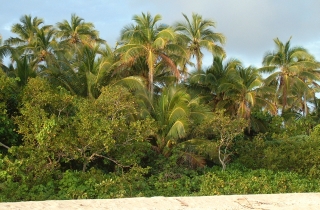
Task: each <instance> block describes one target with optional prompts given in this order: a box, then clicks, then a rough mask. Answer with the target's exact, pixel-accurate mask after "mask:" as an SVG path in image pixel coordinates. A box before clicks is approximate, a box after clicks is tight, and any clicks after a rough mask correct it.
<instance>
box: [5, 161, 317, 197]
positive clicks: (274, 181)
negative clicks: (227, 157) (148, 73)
mask: <svg viewBox="0 0 320 210" xmlns="http://www.w3.org/2000/svg"><path fill="white" fill-rule="evenodd" d="M149 171H150V170H149V168H140V167H133V168H132V169H131V170H129V171H128V172H126V173H109V174H105V173H103V172H102V171H99V170H96V169H91V170H89V171H87V172H82V171H66V172H64V173H62V174H61V177H60V179H54V178H53V177H52V178H51V179H49V178H48V179H46V182H44V183H38V184H37V185H29V184H28V183H25V182H24V181H23V180H14V179H12V178H10V177H9V176H8V177H6V178H7V179H6V180H5V175H4V174H1V177H0V179H1V181H2V184H1V185H0V202H4V201H22V200H48V199H50V200H51V199H55V200H58V199H105V198H123V197H141V196H146V197H151V196H208V195H231V194H258V193H259V194H268V193H293V192H319V191H320V184H319V182H318V181H317V180H316V179H312V178H310V177H304V176H302V175H299V174H297V173H294V172H275V171H272V170H266V169H258V170H253V169H247V168H245V167H244V166H241V165H238V164H231V165H230V167H229V168H228V169H227V170H226V171H221V168H220V167H213V168H206V169H204V170H202V171H198V172H195V171H192V170H184V171H182V170H181V171H179V172H177V171H176V172H172V171H171V172H167V171H163V172H161V173H158V174H153V175H150V174H148V173H149Z"/></svg>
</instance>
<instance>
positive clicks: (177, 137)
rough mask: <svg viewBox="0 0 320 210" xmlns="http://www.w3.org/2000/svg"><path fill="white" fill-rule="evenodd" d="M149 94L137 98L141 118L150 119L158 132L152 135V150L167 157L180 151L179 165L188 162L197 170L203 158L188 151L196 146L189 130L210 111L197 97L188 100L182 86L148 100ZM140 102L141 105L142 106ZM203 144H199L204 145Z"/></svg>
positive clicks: (137, 95) (172, 87) (166, 89)
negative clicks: (142, 114) (141, 114)
mask: <svg viewBox="0 0 320 210" xmlns="http://www.w3.org/2000/svg"><path fill="white" fill-rule="evenodd" d="M148 93H149V92H148V91H144V92H142V91H140V93H139V94H136V98H137V99H138V101H140V105H141V107H142V110H141V111H140V112H141V113H144V117H147V116H150V117H151V118H152V119H153V120H154V121H155V124H156V127H157V129H156V130H155V133H154V135H153V136H151V139H152V140H151V143H152V148H153V149H154V150H155V151H156V152H157V153H158V154H162V155H163V156H165V157H170V156H171V155H172V154H173V152H174V151H177V150H178V151H179V152H178V154H179V158H178V160H177V161H179V162H180V161H181V162H180V163H182V162H183V163H188V164H189V166H192V167H197V166H203V165H204V159H203V158H202V157H200V156H198V155H197V154H196V151H194V150H190V148H192V147H194V146H195V145H196V144H198V143H199V141H198V140H196V139H192V136H190V135H191V127H192V125H193V124H194V125H196V124H199V123H200V122H201V121H202V120H203V119H205V118H206V117H208V116H209V115H210V113H211V112H209V111H208V109H207V108H206V107H205V106H203V105H201V103H200V98H199V97H191V95H190V94H188V93H187V89H186V88H184V87H183V86H180V85H178V86H168V87H164V88H163V89H162V92H161V93H160V94H159V95H155V96H154V98H153V99H151V97H150V94H148ZM141 102H143V103H141ZM204 142H205V141H201V143H202V144H204Z"/></svg>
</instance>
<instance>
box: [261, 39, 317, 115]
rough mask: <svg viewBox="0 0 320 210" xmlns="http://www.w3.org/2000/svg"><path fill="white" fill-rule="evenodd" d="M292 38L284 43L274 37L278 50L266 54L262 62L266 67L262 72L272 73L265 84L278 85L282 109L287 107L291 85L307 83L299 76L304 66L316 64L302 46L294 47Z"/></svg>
mask: <svg viewBox="0 0 320 210" xmlns="http://www.w3.org/2000/svg"><path fill="white" fill-rule="evenodd" d="M290 40H291V38H290V39H289V41H287V42H286V43H285V44H283V43H282V42H281V41H280V40H279V39H278V38H276V39H274V42H275V44H276V50H275V51H273V52H267V53H266V54H265V56H264V58H263V62H262V63H263V65H264V67H262V68H261V71H262V72H265V73H270V75H269V76H268V77H267V78H266V79H265V84H266V85H274V86H275V87H276V90H277V96H278V97H280V98H281V99H282V104H281V105H282V111H285V109H286V108H287V105H288V103H287V99H288V96H289V95H290V91H291V89H290V87H291V86H292V85H303V84H305V83H304V82H303V81H301V79H300V78H299V75H300V74H301V71H303V69H304V68H303V66H306V65H307V66H308V65H314V58H313V56H311V55H310V54H309V53H308V51H307V50H306V49H304V48H302V47H293V48H292V47H291V46H290ZM306 75H307V74H306ZM308 77H309V76H308Z"/></svg>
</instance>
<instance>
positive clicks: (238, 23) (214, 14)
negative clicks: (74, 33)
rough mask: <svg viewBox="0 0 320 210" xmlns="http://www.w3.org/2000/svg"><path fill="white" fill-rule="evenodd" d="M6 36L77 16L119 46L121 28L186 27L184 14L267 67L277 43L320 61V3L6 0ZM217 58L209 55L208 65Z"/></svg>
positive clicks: (0, 26) (1, 10)
mask: <svg viewBox="0 0 320 210" xmlns="http://www.w3.org/2000/svg"><path fill="white" fill-rule="evenodd" d="M0 5H1V6H0V14H1V15H0V35H2V37H3V39H7V38H9V37H10V36H13V37H14V36H15V35H14V34H12V33H11V32H10V29H11V26H12V25H13V24H15V23H19V19H20V17H21V16H23V15H31V16H32V17H38V18H43V19H44V22H45V24H46V25H55V24H56V23H57V22H62V21H63V20H68V21H69V20H70V19H71V14H73V13H75V14H76V15H78V16H80V17H81V18H83V19H84V20H85V21H86V22H92V23H93V24H94V25H95V28H96V30H98V31H99V32H100V37H101V38H102V39H105V40H106V41H107V42H108V44H109V45H110V46H115V43H116V41H117V40H118V39H119V36H120V32H121V29H122V28H123V27H125V26H126V25H128V24H131V23H134V22H133V21H132V17H133V15H140V14H141V13H142V12H144V13H147V12H150V13H151V15H152V16H155V15H156V14H160V15H161V16H162V20H161V21H160V22H161V23H165V24H168V25H173V24H174V23H176V22H181V21H182V22H183V21H184V18H183V16H182V13H183V14H186V15H187V16H188V17H191V14H192V13H198V14H200V15H202V17H203V18H204V19H209V20H213V21H214V22H216V28H214V29H213V30H214V32H218V33H222V34H224V35H225V37H226V38H227V42H226V44H225V45H224V46H223V47H224V49H225V51H226V53H227V59H228V58H237V59H239V60H241V61H242V62H243V64H244V65H245V66H249V65H253V66H256V67H260V66H261V62H262V58H263V56H264V54H265V53H266V52H267V51H273V50H274V42H273V39H275V38H277V37H278V38H279V39H280V40H281V41H282V42H284V43H285V42H286V41H288V40H289V38H290V37H292V38H291V46H293V47H295V46H302V47H304V48H306V49H307V50H308V51H309V52H310V53H311V54H313V55H314V56H315V57H316V59H317V60H319V61H320V12H319V11H320V1H319V0H303V1H302V0H64V1H62V0H58V1H53V0H10V1H9V0H0ZM211 62H212V56H211V55H209V54H208V53H206V54H205V56H204V60H203V65H204V66H209V65H211Z"/></svg>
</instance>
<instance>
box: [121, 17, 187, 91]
mask: <svg viewBox="0 0 320 210" xmlns="http://www.w3.org/2000/svg"><path fill="white" fill-rule="evenodd" d="M133 20H134V21H135V23H136V24H135V25H134V24H131V25H128V26H126V27H125V28H124V29H123V30H122V32H121V42H122V46H120V47H119V48H118V49H117V50H116V52H117V53H119V54H120V56H121V60H120V62H121V63H122V64H126V65H128V66H130V65H133V64H134V63H135V62H136V61H138V60H139V59H140V58H141V57H143V58H144V59H145V62H146V64H147V66H148V89H149V91H150V92H151V95H153V92H154V87H153V85H154V74H155V66H156V65H157V64H158V63H159V62H163V63H165V65H166V66H168V67H169V69H170V70H171V71H172V72H173V74H174V76H175V77H176V78H177V79H179V78H180V73H179V70H178V68H177V66H176V64H175V63H174V62H173V60H172V59H171V57H170V54H175V53H176V54H177V53H178V54H179V53H180V54H182V55H183V54H184V53H185V52H184V49H183V48H182V47H181V46H180V45H178V44H176V43H175V39H176V34H175V32H174V31H173V29H172V28H170V27H168V26H166V25H164V24H158V21H160V20H161V16H160V15H156V16H154V17H152V16H151V15H150V13H147V14H144V13H142V15H140V16H139V15H135V16H133Z"/></svg>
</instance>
